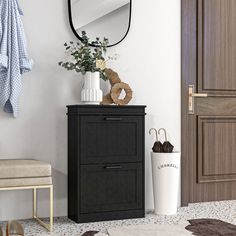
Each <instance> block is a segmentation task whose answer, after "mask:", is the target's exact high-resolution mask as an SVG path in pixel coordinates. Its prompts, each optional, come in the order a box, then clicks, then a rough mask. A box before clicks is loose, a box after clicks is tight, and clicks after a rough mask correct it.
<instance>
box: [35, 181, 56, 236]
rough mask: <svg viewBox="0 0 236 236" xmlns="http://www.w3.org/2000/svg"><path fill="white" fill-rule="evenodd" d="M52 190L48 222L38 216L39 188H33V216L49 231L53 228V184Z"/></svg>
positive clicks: (50, 189)
mask: <svg viewBox="0 0 236 236" xmlns="http://www.w3.org/2000/svg"><path fill="white" fill-rule="evenodd" d="M49 191H50V222H49V224H46V223H45V222H43V221H42V220H41V219H39V218H38V216H37V188H36V187H35V188H34V189H33V218H34V219H35V220H36V221H37V222H38V223H39V224H40V225H42V226H43V227H44V228H46V229H47V230H48V231H49V232H52V230H53V186H52V185H51V186H50V187H49Z"/></svg>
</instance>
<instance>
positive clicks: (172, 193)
mask: <svg viewBox="0 0 236 236" xmlns="http://www.w3.org/2000/svg"><path fill="white" fill-rule="evenodd" d="M151 157H152V180H153V194H154V205H155V214H159V215H174V214H176V213H177V207H178V194H179V180H180V153H179V152H173V153H154V152H152V153H151Z"/></svg>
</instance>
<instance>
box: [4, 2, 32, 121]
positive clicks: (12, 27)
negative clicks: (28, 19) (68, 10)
mask: <svg viewBox="0 0 236 236" xmlns="http://www.w3.org/2000/svg"><path fill="white" fill-rule="evenodd" d="M22 14H23V13H22V10H21V9H20V7H19V4H18V2H17V0H0V106H1V107H2V108H3V109H4V111H5V112H7V113H12V114H13V116H14V117H17V115H18V112H19V96H20V94H21V87H22V82H21V75H22V74H23V73H25V72H28V71H30V70H31V69H32V65H33V61H32V60H31V59H30V58H29V57H28V54H27V50H26V39H25V34H24V28H23V23H22V20H21V15H22Z"/></svg>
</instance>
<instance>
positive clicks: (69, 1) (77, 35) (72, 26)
mask: <svg viewBox="0 0 236 236" xmlns="http://www.w3.org/2000/svg"><path fill="white" fill-rule="evenodd" d="M68 11H69V22H70V27H71V29H72V31H73V33H74V35H75V36H76V37H77V38H78V39H79V40H80V41H83V39H82V38H81V37H80V36H79V34H78V33H77V32H76V30H75V28H74V25H73V21H72V12H71V0H68ZM131 14H132V0H130V11H129V25H128V29H127V31H126V33H125V35H124V37H123V38H122V39H121V40H120V41H118V42H117V43H115V44H111V45H108V46H107V47H113V46H115V45H117V44H119V43H121V42H122V41H123V40H124V39H125V37H126V36H127V34H128V33H129V29H130V25H131V19H132V18H131ZM89 45H90V46H92V47H97V46H96V45H93V44H89Z"/></svg>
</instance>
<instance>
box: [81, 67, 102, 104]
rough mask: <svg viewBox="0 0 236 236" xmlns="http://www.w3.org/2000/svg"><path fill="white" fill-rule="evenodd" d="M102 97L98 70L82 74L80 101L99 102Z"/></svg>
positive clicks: (86, 102)
mask: <svg viewBox="0 0 236 236" xmlns="http://www.w3.org/2000/svg"><path fill="white" fill-rule="evenodd" d="M102 97H103V93H102V90H101V89H100V74H99V72H86V74H85V75H84V87H83V90H82V92H81V101H82V102H83V103H85V104H100V102H101V101H102Z"/></svg>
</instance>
